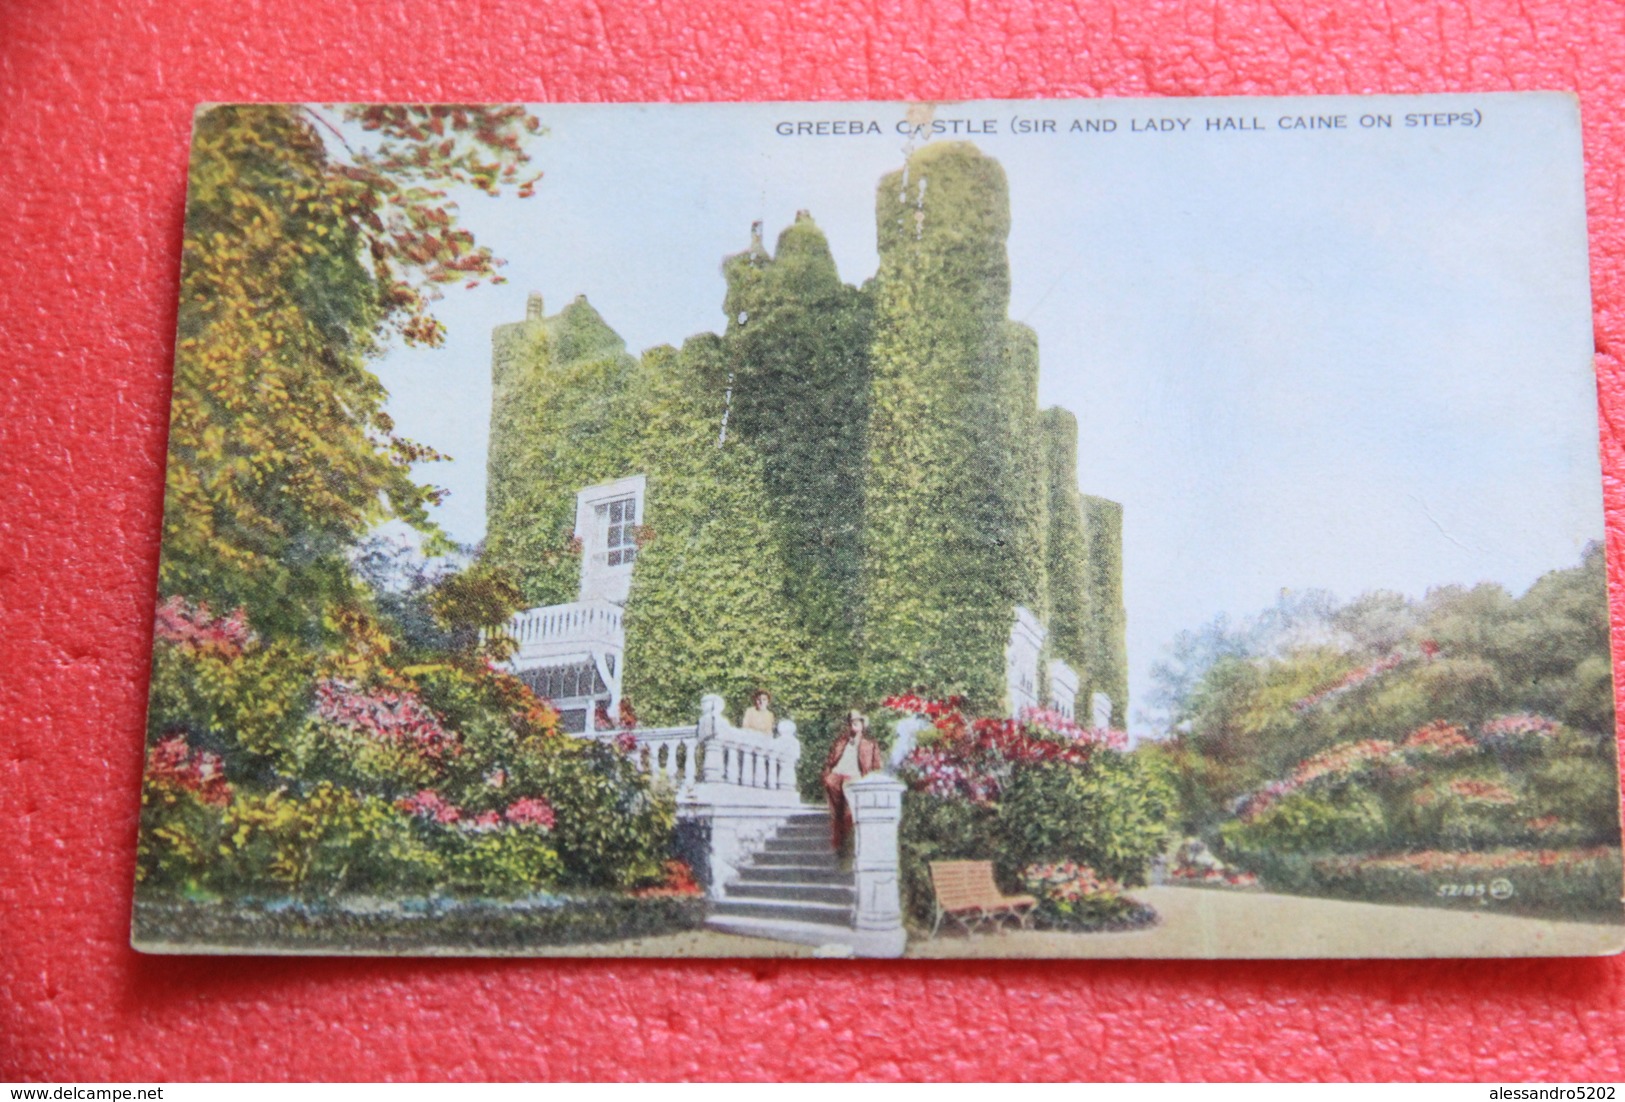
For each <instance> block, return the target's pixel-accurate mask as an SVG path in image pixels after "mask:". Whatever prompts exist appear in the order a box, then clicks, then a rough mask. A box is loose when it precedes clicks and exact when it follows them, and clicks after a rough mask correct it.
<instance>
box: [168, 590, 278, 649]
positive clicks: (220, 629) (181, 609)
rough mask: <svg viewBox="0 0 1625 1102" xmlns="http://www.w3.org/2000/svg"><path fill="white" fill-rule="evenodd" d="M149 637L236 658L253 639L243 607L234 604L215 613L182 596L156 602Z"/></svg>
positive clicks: (205, 606)
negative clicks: (218, 613)
mask: <svg viewBox="0 0 1625 1102" xmlns="http://www.w3.org/2000/svg"><path fill="white" fill-rule="evenodd" d="M153 637H154V639H156V640H157V641H158V642H160V643H170V644H173V645H174V646H177V647H180V648H183V649H185V650H188V651H192V652H194V653H198V654H209V655H214V656H216V657H219V658H236V657H237V656H238V655H240V654H242V653H243V651H245V650H246V649H248V647H249V645H250V644H251V643H253V642H254V641H255V640H254V633H253V632H252V631H251V630H249V627H248V612H247V610H245V609H242V608H236V609H233V610H232V611H231V612H229V613H228V614H226V615H225V616H215V615H213V614H212V613H211V612H210V611H209V606H208V605H207V604H204V603H203V602H201V601H200V602H198V603H197V604H196V605H194V604H191V603H190V602H189V601H187V600H186V598H184V597H166V598H165V599H164V600H162V601H160V602H159V603H158V609H157V612H156V615H155V618H154V624H153Z"/></svg>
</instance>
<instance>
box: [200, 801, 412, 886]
mask: <svg viewBox="0 0 1625 1102" xmlns="http://www.w3.org/2000/svg"><path fill="white" fill-rule="evenodd" d="M225 825H226V831H227V834H228V836H229V839H230V852H229V854H227V855H225V858H224V861H223V862H222V863H223V865H224V868H225V870H226V875H228V876H230V877H231V878H232V879H234V880H236V881H238V882H246V883H249V884H253V883H256V882H263V881H264V880H266V879H269V880H270V881H271V882H272V883H273V884H277V885H280V886H281V887H282V888H283V889H285V890H286V891H288V892H290V893H292V894H293V895H295V896H299V897H304V898H311V897H331V896H333V895H337V894H340V893H343V892H354V891H369V890H371V891H392V892H398V891H401V890H413V889H420V890H421V889H423V888H426V887H428V886H429V885H430V884H432V883H433V882H434V881H435V880H436V879H437V878H438V876H439V875H440V873H441V871H442V866H441V862H440V860H439V858H438V857H437V856H436V855H435V854H434V853H433V852H432V851H431V850H430V849H429V848H428V847H426V846H425V845H424V844H423V843H422V842H421V841H420V840H418V839H417V838H415V837H414V836H413V832H412V830H411V828H410V824H409V822H408V820H407V818H406V817H405V816H403V815H402V814H401V813H400V811H399V810H397V809H396V808H395V807H394V806H392V805H391V804H389V803H387V802H386V801H384V800H381V799H379V798H377V797H375V796H365V795H361V794H359V793H356V792H354V791H351V790H350V789H347V788H342V787H339V786H337V785H334V784H331V783H329V782H327V781H322V782H320V783H318V784H316V785H315V786H314V787H313V788H312V789H311V790H310V791H308V792H306V793H304V794H303V795H295V794H292V793H290V792H287V791H286V790H281V789H279V790H277V791H274V792H268V793H265V794H262V795H248V796H242V797H240V798H238V799H237V800H235V801H233V803H232V805H231V807H230V808H229V809H228V810H227V812H226V816H225Z"/></svg>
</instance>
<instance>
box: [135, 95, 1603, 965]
mask: <svg viewBox="0 0 1625 1102" xmlns="http://www.w3.org/2000/svg"><path fill="white" fill-rule="evenodd" d="M189 183H190V186H189V191H188V199H187V210H186V228H185V252H184V266H183V271H182V276H181V291H180V311H179V332H178V339H177V352H176V366H175V384H174V400H173V412H172V421H171V433H170V452H169V466H168V477H167V496H166V502H165V513H164V530H163V552H162V567H161V573H160V581H159V594H158V601H157V625H156V634H155V642H154V654H153V664H152V684H151V701H150V711H149V718H148V727H147V746H146V774H145V780H144V786H143V791H142V824H141V839H140V844H139V853H138V855H137V867H136V878H137V888H136V893H135V905H134V917H133V941H134V943H135V944H136V945H137V946H138V947H139V948H141V949H143V950H147V951H152V952H171V953H367V954H378V953H400V954H483V955H500V954H513V955H565V954H585V955H602V956H697V957H729V956H758V955H759V956H791V955H803V956H824V957H898V956H910V957H1425V956H1461V957H1473V956H1518V955H1586V954H1604V953H1614V952H1618V951H1619V950H1620V948H1621V943H1622V935H1625V923H1622V918H1625V911H1622V908H1621V903H1620V898H1621V894H1622V885H1621V879H1622V876H1621V856H1620V806H1619V774H1618V767H1617V764H1616V760H1615V743H1614V690H1613V681H1612V664H1611V660H1610V655H1609V623H1608V609H1607V600H1606V577H1605V567H1604V557H1603V552H1602V545H1601V540H1602V536H1603V524H1602V509H1601V493H1600V472H1599V467H1598V457H1597V448H1596V408H1595V397H1594V394H1595V392H1594V388H1593V380H1592V374H1591V372H1592V368H1591V319H1590V300H1589V291H1588V276H1587V266H1586V261H1587V251H1586V234H1585V222H1584V202H1583V200H1584V196H1583V189H1582V179H1581V156H1580V134H1579V128H1578V120H1577V118H1576V113H1575V110H1574V104H1573V101H1572V98H1568V97H1564V96H1561V95H1552V94H1501V95H1461V96H1438V97H1417V96H1412V97H1372V98H1353V97H1349V98H1317V99H1219V100H1177V99H1164V100H1143V101H1136V100H1116V101H1075V102H1069V101H1046V102H1014V101H1011V102H983V103H956V104H951V105H949V104H936V105H930V104H884V103H876V104H862V103H856V104H855V103H841V104H761V105H708V106H638V105H618V106H567V105H546V106H490V105H484V106H469V105H442V106H424V105H399V106H397V105H364V106H344V105H320V104H308V105H248V106H233V105H229V104H226V105H209V106H207V107H206V108H203V109H200V111H199V114H198V116H197V122H196V127H195V131H194V135H193V148H192V159H191V166H190V181H189Z"/></svg>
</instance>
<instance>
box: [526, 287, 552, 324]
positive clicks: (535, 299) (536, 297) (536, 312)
mask: <svg viewBox="0 0 1625 1102" xmlns="http://www.w3.org/2000/svg"><path fill="white" fill-rule="evenodd" d="M546 316H547V312H546V310H544V309H543V308H542V293H541V292H540V291H532V292H531V293H530V297H529V298H527V299H525V320H526V321H541V320H542V318H544V317H546Z"/></svg>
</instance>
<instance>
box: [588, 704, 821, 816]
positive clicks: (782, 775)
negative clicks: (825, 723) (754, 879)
mask: <svg viewBox="0 0 1625 1102" xmlns="http://www.w3.org/2000/svg"><path fill="white" fill-rule="evenodd" d="M625 735H631V736H632V738H633V739H635V740H636V749H635V750H634V751H633V752H632V755H631V757H632V760H633V761H634V762H636V763H637V764H638V767H639V769H640V770H641V771H643V772H644V773H648V774H650V775H651V776H659V777H663V778H665V780H666V781H667V782H668V783H669V784H671V785H672V787H673V788H675V789H676V790H677V793H678V796H679V797H680V798H697V797H700V796H702V795H703V796H704V797H705V798H706V799H707V800H709V801H713V802H714V801H718V800H720V801H722V802H725V803H734V802H742V803H743V802H757V801H761V800H767V801H769V802H773V803H780V802H794V801H796V800H797V796H796V791H795V789H796V762H797V761H799V760H800V759H801V740H800V739H799V738H797V737H796V725H795V724H794V723H792V722H791V721H789V720H784V721H782V722H781V723H780V724H779V725H778V733H777V734H772V735H769V734H763V733H762V732H760V731H752V730H747V729H745V728H743V727H735V726H734V725H733V724H732V723H730V722H728V719H727V717H726V716H725V715H723V702H722V698H721V697H720V696H715V695H708V696H706V697H705V698H704V699H703V700H702V701H701V704H700V721H699V723H697V724H696V725H694V726H692V727H637V728H633V729H632V730H630V731H596V732H594V733H593V735H592V737H593V738H596V739H598V740H600V741H604V742H613V741H615V740H616V739H619V738H622V737H623V736H625ZM702 788H703V792H702Z"/></svg>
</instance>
